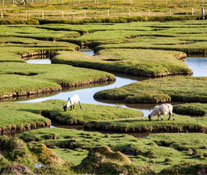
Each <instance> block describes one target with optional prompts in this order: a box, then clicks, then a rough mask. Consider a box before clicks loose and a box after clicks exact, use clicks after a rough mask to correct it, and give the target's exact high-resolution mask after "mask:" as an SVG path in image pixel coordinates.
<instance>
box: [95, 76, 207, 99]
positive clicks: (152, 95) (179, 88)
mask: <svg viewBox="0 0 207 175" xmlns="http://www.w3.org/2000/svg"><path fill="white" fill-rule="evenodd" d="M206 86H207V78H206V77H181V76H178V77H165V78H159V79H150V80H144V81H141V82H137V83H132V84H129V85H126V86H123V87H121V88H116V89H111V90H105V91H101V92H98V93H96V94H95V97H96V98H98V99H113V100H123V101H125V102H128V103H160V102H162V103H163V102H169V101H182V102H207V92H206Z"/></svg>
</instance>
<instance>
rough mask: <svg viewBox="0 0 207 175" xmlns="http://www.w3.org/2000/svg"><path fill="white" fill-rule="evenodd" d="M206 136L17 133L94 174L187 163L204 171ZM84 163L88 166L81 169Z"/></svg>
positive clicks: (77, 168) (142, 171) (61, 131)
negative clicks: (135, 136) (136, 136)
mask: <svg viewBox="0 0 207 175" xmlns="http://www.w3.org/2000/svg"><path fill="white" fill-rule="evenodd" d="M206 137H207V136H206V134H195V133H191V134H152V135H150V136H148V137H146V138H139V139H138V138H134V137H132V136H127V135H117V134H114V135H108V134H100V133H97V132H86V131H78V130H65V129H58V128H53V129H52V128H48V129H38V130H33V131H28V132H25V133H23V134H20V135H19V136H18V138H20V139H22V140H23V141H24V142H26V143H27V144H30V143H33V144H34V143H39V144H44V145H46V146H47V147H48V148H50V149H52V150H53V151H54V152H55V153H56V154H57V155H58V156H60V157H61V159H62V160H64V161H65V162H70V163H72V165H73V166H72V170H73V172H76V173H78V172H79V173H80V172H81V173H83V172H84V173H95V172H96V171H97V170H100V172H102V171H103V174H104V173H105V174H119V173H120V172H123V171H124V172H125V174H127V172H129V174H133V173H137V174H145V173H147V172H148V173H149V172H153V171H155V172H156V174H159V173H160V171H161V172H167V170H169V169H171V171H173V167H174V166H177V167H178V168H177V169H181V170H180V171H184V169H185V168H186V165H189V167H190V166H191V167H192V169H190V170H192V173H194V172H197V171H201V170H203V169H204V170H205V169H206V168H205V167H206V160H207V159H206V157H207V152H206V139H207V138H206ZM117 151H119V152H117ZM88 153H89V154H88ZM87 154H88V155H87ZM127 157H128V158H127ZM109 164H110V165H111V166H109ZM123 164H124V165H123ZM106 165H108V166H107V167H108V168H106ZM83 166H85V167H88V168H86V169H84V170H83ZM92 167H94V168H93V169H92ZM149 167H150V168H149ZM99 168H100V169H99ZM40 169H41V168H40ZM174 170H176V169H174ZM188 172H189V170H188ZM160 174H162V173H160ZM172 174H173V173H172ZM178 174H179V173H178ZM180 174H182V173H180ZM189 174H191V171H190V172H189Z"/></svg>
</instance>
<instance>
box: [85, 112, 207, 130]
mask: <svg viewBox="0 0 207 175" xmlns="http://www.w3.org/2000/svg"><path fill="white" fill-rule="evenodd" d="M167 118H168V117H164V121H162V120H160V121H157V118H156V117H155V118H154V120H153V121H152V122H150V121H149V120H148V118H147V117H142V118H139V119H122V120H108V121H107V120H106V121H91V122H88V123H86V124H85V126H84V127H85V129H87V130H100V131H102V130H103V131H114V132H121V133H127V132H129V133H133V132H135V133H160V132H206V129H207V122H206V118H204V117H198V118H191V117H188V116H181V115H175V121H173V120H172V119H171V121H168V120H167Z"/></svg>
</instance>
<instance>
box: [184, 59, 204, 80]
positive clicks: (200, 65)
mask: <svg viewBox="0 0 207 175" xmlns="http://www.w3.org/2000/svg"><path fill="white" fill-rule="evenodd" d="M185 63H186V64H187V65H188V67H189V68H190V69H191V70H192V71H193V77H207V58H204V57H188V58H187V59H186V61H185Z"/></svg>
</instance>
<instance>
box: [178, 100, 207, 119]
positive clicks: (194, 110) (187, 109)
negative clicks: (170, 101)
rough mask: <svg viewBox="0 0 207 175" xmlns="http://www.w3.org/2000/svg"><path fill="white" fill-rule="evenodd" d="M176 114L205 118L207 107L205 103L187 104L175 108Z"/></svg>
mask: <svg viewBox="0 0 207 175" xmlns="http://www.w3.org/2000/svg"><path fill="white" fill-rule="evenodd" d="M174 112H176V113H177V114H184V115H190V116H205V115H206V113H207V105H206V104H205V103H187V104H182V105H177V106H174Z"/></svg>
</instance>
